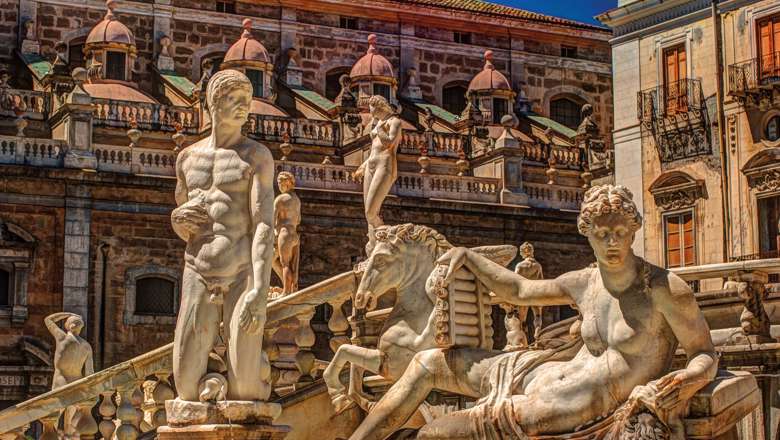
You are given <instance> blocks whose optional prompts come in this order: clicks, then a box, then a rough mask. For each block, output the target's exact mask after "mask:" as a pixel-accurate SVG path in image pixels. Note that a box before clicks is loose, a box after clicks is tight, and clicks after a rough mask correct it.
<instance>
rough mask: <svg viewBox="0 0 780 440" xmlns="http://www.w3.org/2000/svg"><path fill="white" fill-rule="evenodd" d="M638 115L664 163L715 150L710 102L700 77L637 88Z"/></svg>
mask: <svg viewBox="0 0 780 440" xmlns="http://www.w3.org/2000/svg"><path fill="white" fill-rule="evenodd" d="M637 119H638V120H639V121H640V123H641V124H642V131H643V133H644V134H646V135H649V136H650V137H652V138H653V139H654V140H655V144H656V148H657V150H658V156H659V159H660V160H661V162H662V163H669V162H674V161H677V160H681V159H689V158H693V157H699V156H706V155H709V154H712V143H711V142H710V132H709V122H708V115H707V105H706V102H705V100H704V94H703V92H702V87H701V81H699V80H698V79H690V78H686V79H681V80H679V81H674V82H670V83H667V84H663V85H660V86H658V87H653V88H650V89H647V90H643V91H641V92H637Z"/></svg>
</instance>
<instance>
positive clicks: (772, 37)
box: [758, 14, 780, 82]
mask: <svg viewBox="0 0 780 440" xmlns="http://www.w3.org/2000/svg"><path fill="white" fill-rule="evenodd" d="M758 65H759V66H758V71H759V74H760V81H762V82H763V81H766V80H767V79H769V78H777V77H780V14H779V15H774V16H772V17H769V18H765V19H763V20H759V22H758Z"/></svg>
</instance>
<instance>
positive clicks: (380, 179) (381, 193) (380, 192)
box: [364, 167, 395, 228]
mask: <svg viewBox="0 0 780 440" xmlns="http://www.w3.org/2000/svg"><path fill="white" fill-rule="evenodd" d="M393 183H395V178H394V177H393V175H392V174H391V173H390V171H389V170H385V169H384V168H382V167H379V168H378V169H377V170H376V171H375V172H374V173H373V175H372V179H371V182H370V185H369V186H368V188H367V191H368V192H367V193H366V202H365V203H366V206H365V210H366V221H367V222H368V224H369V225H371V226H374V227H375V228H376V227H377V226H382V225H383V224H384V222H383V221H382V217H381V216H380V215H379V213H380V210H381V209H382V202H384V201H385V197H387V195H388V194H389V193H390V188H392V187H393ZM364 190H365V189H364Z"/></svg>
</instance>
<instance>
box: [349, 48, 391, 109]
mask: <svg viewBox="0 0 780 440" xmlns="http://www.w3.org/2000/svg"><path fill="white" fill-rule="evenodd" d="M349 77H350V78H351V79H352V84H353V86H354V87H356V88H357V92H358V93H357V94H358V105H359V106H366V105H368V98H369V97H371V96H372V95H382V96H384V97H385V99H387V101H388V102H391V103H396V102H397V101H396V89H397V84H398V82H397V81H396V79H395V75H393V65H392V64H390V61H388V60H387V58H385V57H384V56H382V54H380V53H379V51H378V50H377V48H376V35H374V34H371V35H369V36H368V51H366V54H365V55H363V57H362V58H360V59H359V60H357V62H356V63H355V65H354V66H352V70H351V71H350V72H349ZM361 104H362V105H361Z"/></svg>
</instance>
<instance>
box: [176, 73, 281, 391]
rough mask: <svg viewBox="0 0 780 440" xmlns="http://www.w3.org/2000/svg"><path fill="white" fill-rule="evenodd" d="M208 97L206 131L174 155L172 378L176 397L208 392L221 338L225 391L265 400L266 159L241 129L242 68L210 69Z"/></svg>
mask: <svg viewBox="0 0 780 440" xmlns="http://www.w3.org/2000/svg"><path fill="white" fill-rule="evenodd" d="M206 101H207V102H208V109H209V112H210V115H211V124H212V129H211V135H209V137H207V138H205V139H202V140H200V141H198V142H196V143H195V144H193V145H191V146H189V147H187V148H185V149H184V150H182V152H181V153H179V156H178V158H177V161H176V177H177V183H176V203H177V204H178V207H177V208H176V209H174V210H173V212H172V214H171V221H172V224H173V229H174V231H175V232H176V233H177V234H178V235H179V237H181V238H182V239H183V240H184V241H186V242H187V246H186V249H185V254H184V261H185V264H184V274H183V276H182V300H181V307H180V311H179V316H178V320H177V323H176V332H175V335H174V346H173V375H174V379H175V381H176V388H177V390H178V392H179V397H178V398H179V399H180V400H182V401H188V402H197V401H198V400H199V399H201V400H209V399H213V398H214V396H215V393H213V392H211V391H209V389H210V388H213V384H212V385H209V384H210V383H212V382H220V380H219V378H217V377H216V375H219V373H217V372H207V367H208V364H209V355H210V353H211V351H212V349H213V348H214V345H215V342H216V341H217V339H218V338H219V339H220V340H221V341H224V343H225V345H227V359H225V363H226V365H227V378H226V387H227V391H226V392H225V393H224V394H226V398H227V399H229V400H243V401H257V400H265V399H266V398H267V397H268V395H269V394H270V385H269V384H268V380H267V379H268V376H269V374H270V366H269V364H268V359H267V357H266V356H265V354H264V353H263V352H262V349H261V348H262V337H263V334H262V332H263V327H264V326H265V320H266V302H267V293H268V285H269V282H270V276H271V267H272V264H273V236H274V234H273V201H274V193H273V177H274V169H273V158H272V156H271V153H270V151H269V150H268V148H266V147H265V146H264V145H262V144H259V143H257V142H255V141H253V140H250V139H248V138H247V137H245V136H244V135H242V133H241V127H242V126H243V125H244V123H245V122H246V121H247V117H248V114H249V105H250V103H251V101H252V84H251V83H250V82H249V80H248V79H247V77H246V76H245V75H244V74H243V73H241V72H238V71H236V70H223V71H220V72H218V73H216V74H214V76H212V77H211V79H210V80H209V83H208V86H207V88H206ZM212 356H214V354H212ZM207 373H208V374H207ZM222 382H225V381H224V380H222ZM204 388H205V390H204Z"/></svg>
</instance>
